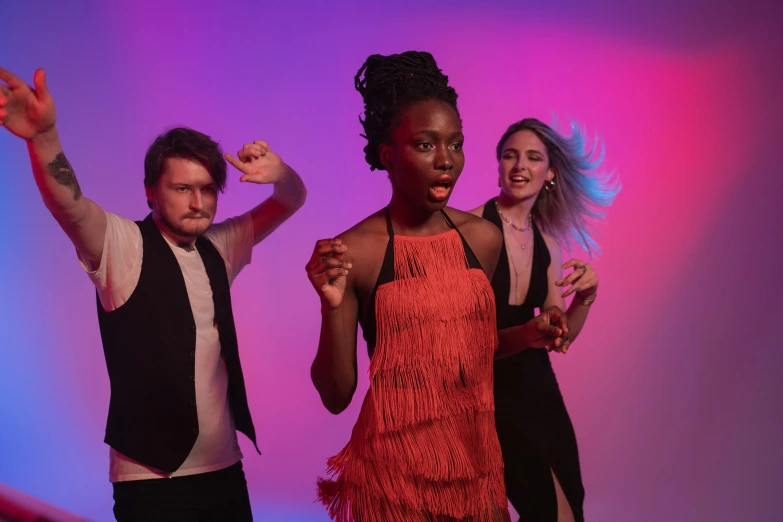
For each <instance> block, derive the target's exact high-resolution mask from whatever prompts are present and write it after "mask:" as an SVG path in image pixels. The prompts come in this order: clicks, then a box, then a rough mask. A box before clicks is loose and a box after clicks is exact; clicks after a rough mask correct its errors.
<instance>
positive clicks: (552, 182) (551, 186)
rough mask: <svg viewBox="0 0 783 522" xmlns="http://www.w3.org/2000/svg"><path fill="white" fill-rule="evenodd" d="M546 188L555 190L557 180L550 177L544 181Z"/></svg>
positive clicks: (551, 190)
mask: <svg viewBox="0 0 783 522" xmlns="http://www.w3.org/2000/svg"><path fill="white" fill-rule="evenodd" d="M544 188H545V189H547V190H548V191H549V192H554V191H555V180H553V179H548V180H546V181H545V182H544Z"/></svg>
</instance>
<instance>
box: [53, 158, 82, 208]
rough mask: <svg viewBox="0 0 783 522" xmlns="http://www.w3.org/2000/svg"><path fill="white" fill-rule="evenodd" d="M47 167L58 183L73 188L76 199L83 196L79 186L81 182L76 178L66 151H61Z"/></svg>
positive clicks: (74, 198)
mask: <svg viewBox="0 0 783 522" xmlns="http://www.w3.org/2000/svg"><path fill="white" fill-rule="evenodd" d="M46 169H47V170H48V171H49V174H51V175H52V177H53V178H54V180H55V181H56V182H57V183H59V184H60V185H62V186H63V187H68V188H69V189H71V192H73V200H74V201H78V200H79V199H80V198H81V197H82V189H81V187H79V182H78V181H77V180H76V174H74V173H73V167H71V164H70V163H68V160H67V159H66V158H65V154H64V153H62V152H61V153H59V154H58V155H57V156H56V157H55V158H54V160H52V162H51V163H49V164H48V165H47V166H46Z"/></svg>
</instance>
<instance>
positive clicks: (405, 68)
mask: <svg viewBox="0 0 783 522" xmlns="http://www.w3.org/2000/svg"><path fill="white" fill-rule="evenodd" d="M355 83H356V90H357V91H359V94H361V95H362V98H363V99H364V119H362V118H361V117H360V118H359V121H360V122H361V123H362V126H363V127H364V134H362V135H361V136H362V137H363V138H366V139H367V145H366V146H365V147H364V156H365V159H366V160H367V163H368V164H369V165H370V170H375V169H378V170H386V168H385V167H384V166H383V164H382V163H381V158H380V156H379V153H378V147H379V146H380V145H381V143H384V142H388V139H389V134H390V133H391V130H392V128H393V127H394V125H395V124H396V123H397V121H396V120H397V117H398V115H399V113H400V110H401V109H402V108H403V107H405V106H407V105H410V104H413V103H417V102H422V101H425V100H439V101H443V102H445V103H448V104H449V105H451V106H452V107H453V108H454V110H455V111H457V114H459V111H458V110H457V92H456V91H455V90H454V88H453V87H450V86H449V77H448V76H446V75H445V74H443V72H441V70H440V69H439V68H438V64H437V63H435V58H433V57H432V55H431V54H430V53H427V52H421V51H406V52H404V53H401V54H392V55H389V56H382V55H380V54H373V55H372V56H370V57H369V58H367V60H366V61H365V62H364V64H363V65H362V67H361V68H360V69H359V72H358V73H356V78H355Z"/></svg>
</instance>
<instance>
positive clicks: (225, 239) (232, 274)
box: [204, 212, 255, 285]
mask: <svg viewBox="0 0 783 522" xmlns="http://www.w3.org/2000/svg"><path fill="white" fill-rule="evenodd" d="M204 237H206V238H207V239H209V240H210V241H211V242H212V244H213V245H215V248H217V250H218V252H220V255H221V256H222V257H223V261H224V262H225V263H226V271H227V272H228V284H229V285H230V284H232V283H233V282H234V279H236V277H237V276H238V275H239V272H241V271H242V269H243V268H244V267H245V266H246V265H249V264H250V261H251V259H252V255H253V246H254V245H255V240H254V239H255V233H254V230H253V218H252V217H250V213H249V212H248V213H245V214H242V215H241V216H237V217H234V218H230V219H227V220H225V221H223V222H221V223H217V224H214V225H212V226H211V227H210V228H209V230H207V232H206V233H205V234H204Z"/></svg>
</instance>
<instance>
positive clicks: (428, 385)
mask: <svg viewBox="0 0 783 522" xmlns="http://www.w3.org/2000/svg"><path fill="white" fill-rule="evenodd" d="M443 216H444V218H445V219H446V221H447V222H448V224H449V226H450V227H451V230H449V231H447V232H444V233H441V234H437V235H434V236H426V237H410V236H395V235H394V232H393V229H392V225H391V220H390V218H389V215H388V209H387V211H386V221H387V226H388V229H389V244H388V247H387V250H386V256H385V258H384V263H383V268H382V269H381V273H380V275H379V277H378V282H377V283H376V288H375V291H374V292H373V294H374V299H372V298H371V302H370V303H368V314H367V316H368V317H367V320H366V321H364V322H363V324H362V329H363V330H364V331H365V338H367V339H368V348H370V349H372V343H373V342H374V343H375V349H374V353H372V354H371V361H370V372H369V373H370V389H369V390H368V392H367V395H366V397H365V399H364V403H363V404H362V408H361V412H360V413H359V418H358V420H357V421H356V425H355V426H354V428H353V433H352V435H351V440H350V442H349V443H348V445H347V446H345V448H344V449H343V450H342V451H341V452H340V453H339V454H337V455H336V456H334V457H332V458H330V459H329V460H328V471H329V473H330V474H331V475H332V480H323V479H321V480H319V482H318V497H319V500H320V501H321V502H322V503H323V504H325V505H326V506H327V507H328V509H329V514H330V516H331V518H332V520H335V521H337V522H397V521H399V522H419V521H421V522H436V521H437V522H441V521H442V522H447V521H448V522H452V521H470V522H510V516H509V512H508V503H507V500H506V491H505V486H504V483H503V461H502V456H501V451H500V445H499V443H498V439H497V434H496V432H495V418H494V399H493V364H494V352H495V350H496V348H497V325H496V322H495V301H494V297H493V293H492V288H491V286H490V282H489V280H488V279H487V277H486V275H485V274H484V271H483V270H482V269H481V266H480V264H479V262H478V260H477V259H476V256H475V255H474V254H473V252H472V251H471V250H470V247H469V246H468V245H467V243H466V242H465V240H464V238H463V237H462V235H461V234H460V233H459V231H458V230H457V229H456V227H455V226H454V224H453V223H452V222H451V220H450V219H449V218H448V216H447V215H446V214H445V212H444V213H443ZM373 304H374V306H373ZM373 309H374V314H373V313H372V310H373ZM373 319H374V325H373V324H372V323H373ZM373 330H375V332H374V333H375V335H372V333H373Z"/></svg>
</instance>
